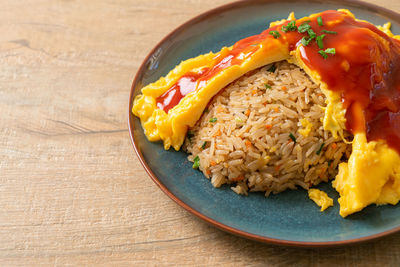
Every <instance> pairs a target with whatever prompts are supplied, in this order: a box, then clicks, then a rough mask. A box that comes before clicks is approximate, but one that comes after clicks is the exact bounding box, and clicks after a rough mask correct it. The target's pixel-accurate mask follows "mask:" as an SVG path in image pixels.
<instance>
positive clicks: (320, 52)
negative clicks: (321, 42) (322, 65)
mask: <svg viewBox="0 0 400 267" xmlns="http://www.w3.org/2000/svg"><path fill="white" fill-rule="evenodd" d="M318 53H319V54H320V55H321V56H322V57H323V58H324V59H327V58H328V54H327V53H326V52H325V51H324V50H319V51H318Z"/></svg>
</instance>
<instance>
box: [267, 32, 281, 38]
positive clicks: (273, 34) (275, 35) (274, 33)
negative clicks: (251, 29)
mask: <svg viewBox="0 0 400 267" xmlns="http://www.w3.org/2000/svg"><path fill="white" fill-rule="evenodd" d="M269 34H270V35H272V36H274V38H275V39H278V38H279V37H281V34H280V33H279V32H278V31H270V32H269Z"/></svg>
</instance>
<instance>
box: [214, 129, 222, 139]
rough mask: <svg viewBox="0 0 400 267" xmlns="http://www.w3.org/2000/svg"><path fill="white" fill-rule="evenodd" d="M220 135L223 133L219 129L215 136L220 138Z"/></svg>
mask: <svg viewBox="0 0 400 267" xmlns="http://www.w3.org/2000/svg"><path fill="white" fill-rule="evenodd" d="M220 135H221V131H220V130H219V129H218V131H217V132H216V133H215V134H214V135H213V136H214V137H216V136H220Z"/></svg>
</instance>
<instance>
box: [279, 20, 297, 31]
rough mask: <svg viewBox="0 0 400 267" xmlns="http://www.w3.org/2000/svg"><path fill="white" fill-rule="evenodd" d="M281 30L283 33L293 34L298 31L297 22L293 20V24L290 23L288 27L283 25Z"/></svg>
mask: <svg viewBox="0 0 400 267" xmlns="http://www.w3.org/2000/svg"><path fill="white" fill-rule="evenodd" d="M281 30H282V31H283V32H293V31H295V30H297V26H296V21H295V20H292V21H291V22H289V23H288V24H287V25H286V26H285V25H282V28H281Z"/></svg>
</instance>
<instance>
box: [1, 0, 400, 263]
mask: <svg viewBox="0 0 400 267" xmlns="http://www.w3.org/2000/svg"><path fill="white" fill-rule="evenodd" d="M227 2H229V1H227V0H168V1H167V0H84V1H78V0H31V1H29V0H15V1H14V0H0V33H1V34H0V112H1V116H0V209H1V212H0V266H15V265H18V266H65V265H69V266H94V265H99V266H100V265H101V266H222V265H227V266H243V265H246V266H265V265H271V266H285V265H288V264H293V265H296V266H330V265H336V264H338V265H341V266H353V265H358V266H373V265H382V266H396V265H399V263H400V234H395V235H392V236H389V237H387V238H384V239H382V240H378V241H375V242H371V243H367V244H361V245H356V246H351V247H341V248H335V249H314V250H313V249H296V248H286V247H279V246H273V245H265V244H260V243H257V242H253V241H249V240H245V239H243V238H239V237H236V236H233V235H230V234H227V233H224V232H222V231H220V230H218V229H215V228H214V227H212V226H209V225H208V224H206V223H204V222H203V221H200V220H199V219H197V218H195V217H194V216H192V215H191V214H189V213H188V212H186V211H185V210H183V209H182V208H181V207H179V206H178V205H176V204H175V203H174V202H173V201H172V200H170V199H169V198H168V197H167V196H166V195H165V194H164V193H162V192H161V190H159V189H158V187H157V186H156V185H155V184H154V183H153V182H152V181H151V180H150V178H149V177H148V176H147V174H146V173H145V171H144V169H143V168H142V166H141V165H140V163H139V161H138V159H137V157H136V156H135V154H134V152H133V149H132V145H131V143H130V140H129V135H128V130H127V128H128V127H127V104H128V100H129V99H128V97H129V91H130V86H131V82H132V79H133V76H134V74H135V72H136V70H137V69H138V67H139V65H140V64H141V62H142V60H143V59H144V58H145V56H146V55H147V53H148V52H149V51H150V49H151V48H152V47H153V46H154V45H155V44H156V43H157V42H158V41H159V40H160V39H161V38H162V37H164V36H165V35H166V34H167V33H169V32H170V31H171V30H173V29H174V28H175V27H177V26H178V25H180V24H181V23H183V22H185V21H186V20H188V19H190V18H191V17H193V16H195V15H197V14H200V13H202V12H204V11H206V10H207V9H210V8H213V7H216V6H219V5H222V4H225V3H227ZM368 2H374V1H373V0H369V1H368ZM379 4H380V5H382V6H386V7H389V8H390V9H392V10H395V11H397V12H400V2H399V1H398V0H384V1H380V2H379Z"/></svg>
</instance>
